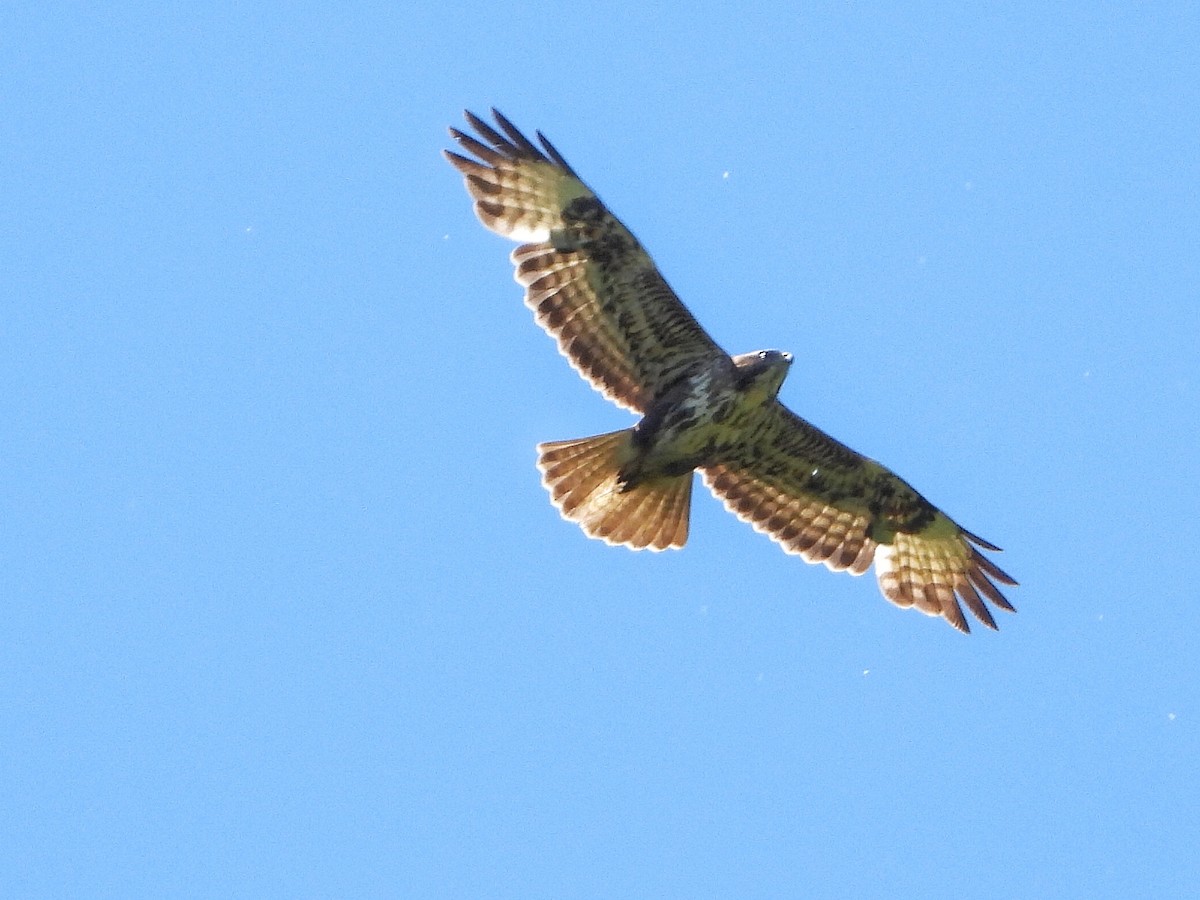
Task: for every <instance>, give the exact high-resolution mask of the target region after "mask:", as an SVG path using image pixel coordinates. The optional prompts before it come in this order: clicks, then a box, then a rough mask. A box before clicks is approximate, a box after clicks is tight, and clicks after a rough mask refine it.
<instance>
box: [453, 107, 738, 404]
mask: <svg viewBox="0 0 1200 900" xmlns="http://www.w3.org/2000/svg"><path fill="white" fill-rule="evenodd" d="M492 113H493V115H494V116H495V117H496V123H497V125H498V126H499V128H500V131H497V130H496V129H494V128H492V126H490V125H488V124H487V123H486V122H484V121H483V120H482V119H480V118H478V117H477V116H474V115H472V114H471V113H470V112H468V113H466V118H467V121H468V122H469V123H470V124H471V126H472V127H473V128H474V129H475V132H476V133H477V134H478V136H479V138H480V139H477V138H475V137H473V136H471V135H469V134H465V133H463V132H462V131H459V130H458V129H456V128H451V129H450V134H451V136H453V137H454V139H455V140H456V141H458V143H459V144H460V145H461V146H462V147H463V149H465V150H467V151H468V152H470V153H471V154H473V155H474V156H476V157H478V159H470V158H468V157H466V156H462V155H460V154H457V153H451V152H449V151H446V158H447V159H448V160H449V161H450V163H451V164H452V165H453V166H454V167H455V168H456V169H458V170H459V172H461V173H462V175H463V178H464V180H465V182H466V186H467V191H468V192H469V193H470V194H471V196H472V197H473V198H474V199H475V212H476V214H477V215H478V216H479V219H480V221H481V222H483V224H484V225H486V226H487V227H488V228H490V229H491V230H492V231H494V232H496V233H497V234H502V235H504V236H505V237H509V238H512V239H513V240H516V241H528V242H530V243H525V244H523V245H522V246H520V247H518V248H517V249H516V250H514V251H513V254H512V259H513V263H514V264H515V266H516V279H517V281H518V282H519V283H521V284H522V285H524V287H525V304H526V305H527V306H528V307H529V308H530V309H532V310H533V311H534V313H535V314H536V316H537V321H538V323H539V324H540V325H541V326H542V327H543V328H544V329H546V331H547V332H549V333H550V334H551V335H552V336H553V337H554V338H555V340H556V341H557V342H558V347H559V350H560V351H561V352H562V354H563V355H564V356H566V357H567V359H568V360H570V362H571V364H572V365H573V366H574V367H575V368H576V369H577V370H578V371H579V373H580V374H581V375H583V376H584V377H585V378H586V379H587V380H588V381H590V382H591V383H592V385H593V386H594V387H595V388H596V389H597V390H599V391H600V392H601V393H603V394H604V395H605V396H607V397H608V398H609V399H610V400H612V401H614V402H615V403H618V404H620V405H622V406H624V407H626V408H629V409H632V410H634V411H636V412H644V411H645V410H646V408H647V406H648V405H649V404H650V402H651V401H652V400H653V399H654V397H655V396H657V395H658V394H659V393H661V392H662V391H663V390H664V389H665V388H666V387H669V386H670V385H671V384H672V383H673V382H674V381H676V380H677V379H678V378H679V377H680V375H682V374H683V373H685V372H688V371H691V370H693V369H695V368H697V367H700V366H707V365H709V364H711V362H712V361H713V360H714V359H715V358H717V357H718V356H723V355H724V351H722V350H721V348H720V347H719V346H717V344H716V343H715V342H714V341H713V340H712V338H710V337H709V336H708V334H707V333H705V331H704V329H703V328H701V327H700V324H699V323H698V322H697V321H696V320H695V318H694V317H693V316H692V314H691V313H690V312H689V311H688V309H687V307H686V306H684V305H683V303H682V301H680V299H679V298H678V297H677V296H676V295H675V292H674V291H672V290H671V288H670V286H669V285H668V284H667V282H666V281H665V280H664V279H663V277H662V275H661V274H660V273H659V271H658V269H657V267H656V266H655V265H654V260H652V259H651V258H650V255H649V254H648V253H646V251H645V250H644V249H643V248H642V245H641V244H639V243H638V241H637V239H636V238H635V237H634V236H633V234H632V233H631V232H630V231H629V229H627V228H626V227H625V226H624V225H622V224H621V222H620V221H619V220H618V219H617V218H616V216H614V215H613V214H612V213H611V212H609V211H608V209H607V207H605V206H604V204H603V203H601V202H600V200H599V198H598V197H596V195H595V194H594V193H593V192H592V190H591V189H590V188H589V187H588V186H587V185H586V184H584V183H583V181H582V180H581V179H580V178H579V176H578V175H576V174H575V172H574V170H573V169H572V168H571V167H570V166H569V165H568V164H567V161H566V160H565V159H563V158H562V155H561V154H559V152H558V151H557V150H555V149H554V147H553V145H552V144H551V143H550V142H549V141H547V140H546V139H545V138H544V137H543V136H542V134H541V133H540V132H539V133H538V135H537V136H538V140H539V141H540V142H541V145H542V146H541V147H537V146H536V145H534V144H533V143H532V142H531V141H530V140H529V139H528V138H526V137H525V136H524V135H523V134H521V132H520V131H518V130H517V129H516V128H515V127H514V126H513V124H512V123H511V122H509V121H508V120H507V119H506V118H504V116H502V115H500V114H499V113H498V112H496V111H495V110H493V111H492ZM501 132H503V133H501Z"/></svg>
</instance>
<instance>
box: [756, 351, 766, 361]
mask: <svg viewBox="0 0 1200 900" xmlns="http://www.w3.org/2000/svg"><path fill="white" fill-rule="evenodd" d="M758 358H759V359H766V358H767V351H766V350H759V351H758Z"/></svg>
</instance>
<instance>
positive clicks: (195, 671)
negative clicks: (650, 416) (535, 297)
mask: <svg viewBox="0 0 1200 900" xmlns="http://www.w3.org/2000/svg"><path fill="white" fill-rule="evenodd" d="M798 7H802V8H798ZM1197 46H1200V10H1198V8H1197V6H1196V5H1195V4H1194V3H1191V2H1164V3H1157V4H1154V5H1152V6H1149V5H1142V6H1138V5H1133V4H1100V3H1083V2H1080V3H1065V4H1043V3H1038V4H996V5H990V6H985V5H970V6H969V8H968V7H964V6H963V5H962V4H959V3H938V4H913V3H904V4H872V3H865V2H864V3H847V2H837V3H817V4H795V3H785V2H779V3H771V4H750V5H749V6H748V7H745V8H740V9H735V8H734V7H731V6H729V5H727V4H711V3H703V2H702V3H698V4H697V3H688V4H686V5H685V4H678V5H671V4H667V5H657V4H644V3H639V4H627V5H622V4H595V5H591V6H585V7H583V8H580V7H578V5H576V6H573V7H563V6H561V5H549V4H542V3H539V2H530V3H523V4H494V3H488V4H482V3H479V4H467V5H462V4H456V3H429V4H403V3H386V4H361V5H349V6H346V7H343V8H337V9H335V8H334V7H332V6H330V5H329V4H295V5H293V4H287V5H275V6H272V5H269V4H266V5H247V4H231V3H223V4H212V5H203V8H201V5H189V6H184V5H177V6H174V7H164V6H163V5H162V4H158V3H154V4H151V3H146V4H136V3H125V4H116V5H115V6H114V7H112V8H107V7H106V8H103V9H97V8H95V7H87V6H84V5H76V4H62V5H58V4H52V3H36V4H35V3H17V4H7V5H6V6H5V8H4V10H3V12H0V58H2V59H3V60H4V62H3V77H2V79H0V104H2V110H3V122H4V124H3V129H2V133H0V223H2V225H0V271H2V272H3V291H2V294H3V309H2V311H0V385H2V390H0V421H2V422H3V427H2V428H0V464H2V472H3V476H2V477H0V517H2V524H0V535H2V537H0V573H2V575H0V585H2V588H0V594H2V597H0V599H2V606H0V609H2V610H3V626H2V628H0V642H2V645H0V785H2V788H3V794H2V802H0V835H2V839H0V884H2V885H3V886H4V887H3V892H4V893H6V894H8V895H11V896H21V897H36V896H59V897H62V896H73V897H84V896H114V897H115V896H120V897H130V896H147V897H162V896H245V897H256V898H258V897H273V896H278V897H297V896H341V897H366V896H380V897H388V896H413V897H493V896H494V897H512V898H537V897H565V896H572V897H596V898H601V897H603V898H613V897H644V896H658V897H667V896H686V897H783V896H813V897H826V896H827V897H839V896H854V897H867V898H870V897H896V896H910V897H922V898H951V897H953V898H960V897H996V898H1008V897H1049V896H1056V897H1089V898H1093V897H1129V896H1155V897H1171V896H1175V897H1181V896H1196V895H1197V892H1200V859H1198V857H1200V854H1198V853H1197V846H1200V833H1198V829H1200V826H1198V824H1197V823H1198V815H1197V808H1198V807H1200V774H1198V773H1200V703H1198V691H1200V689H1198V687H1197V676H1196V658H1197V652H1196V644H1195V640H1196V637H1195V636H1196V634H1197V632H1198V631H1200V597H1198V595H1197V590H1196V586H1195V585H1196V576H1197V570H1198V569H1200V551H1198V549H1197V541H1196V538H1195V532H1196V525H1195V519H1196V514H1197V509H1198V508H1200V450H1198V449H1197V448H1198V446H1200V440H1198V431H1200V426H1198V425H1197V423H1198V421H1200V377H1198V376H1197V361H1198V357H1200V304H1198V300H1200V199H1198V198H1200V149H1198V148H1200V72H1198V67H1197V63H1196V48H1197ZM490 105H495V106H497V107H499V108H500V109H502V110H503V111H505V112H506V113H507V114H508V115H509V116H510V117H511V118H512V119H513V120H514V121H515V122H516V123H518V124H519V125H521V126H522V127H524V128H527V129H529V130H531V131H532V130H533V129H535V128H540V129H542V130H543V131H544V132H545V133H546V134H547V135H549V136H550V137H551V139H552V140H554V141H555V143H556V144H557V146H558V147H559V149H561V150H562V152H563V153H564V154H565V155H566V157H567V158H568V159H569V160H571V162H572V164H573V165H574V166H575V167H576V168H577V169H578V170H579V172H580V173H582V174H583V176H584V177H585V178H586V179H587V180H588V181H589V182H590V183H591V184H592V186H593V187H594V188H595V189H596V190H597V191H598V192H599V193H600V194H601V196H602V197H603V198H604V199H605V200H606V201H607V202H608V203H609V205H610V206H611V207H612V208H613V209H614V210H615V211H616V212H617V213H618V215H620V216H621V217H622V218H623V219H624V220H625V221H626V222H627V223H628V224H629V225H630V227H631V228H633V229H634V231H635V232H636V233H637V234H638V235H639V237H641V238H642V240H643V241H644V243H646V245H647V246H648V247H649V248H650V250H651V251H652V252H653V253H654V254H655V257H656V259H657V260H658V261H659V264H660V266H661V267H662V269H663V270H664V272H665V273H666V275H667V277H668V279H669V280H670V281H671V282H672V284H673V285H674V287H675V288H676V290H677V291H678V292H679V293H680V294H681V295H682V296H683V297H684V299H685V300H686V301H687V302H688V303H689V305H690V306H691V307H692V309H693V310H694V311H695V313H696V314H697V316H698V317H699V318H700V320H701V321H702V322H703V323H704V324H705V326H706V327H707V328H708V329H709V330H710V332H711V333H712V334H713V335H714V336H715V337H716V338H717V340H718V341H720V342H721V343H722V344H723V345H724V346H725V347H726V348H727V349H729V350H731V351H733V352H741V351H746V350H751V349H758V348H760V347H776V348H779V349H784V350H790V351H791V352H793V353H794V354H795V355H796V363H795V365H794V366H793V368H792V372H791V375H790V377H789V380H788V382H787V383H786V384H785V386H784V389H783V393H782V397H783V399H784V401H785V402H786V403H787V404H788V405H790V406H791V407H792V408H794V409H795V410H796V411H797V412H799V413H800V414H801V415H803V416H805V417H807V418H808V419H810V420H811V421H813V422H815V423H816V424H818V425H819V426H820V427H822V428H824V429H826V430H827V431H829V432H831V433H833V434H835V435H837V436H838V437H839V438H841V439H842V440H844V441H845V442H847V443H849V444H850V445H851V446H853V447H855V448H856V449H858V450H860V451H862V452H864V453H867V454H869V455H871V456H873V457H876V458H878V459H880V460H881V461H883V462H885V463H886V464H888V465H890V466H891V467H893V468H895V469H896V470H897V471H899V472H900V473H902V474H903V475H904V476H905V477H906V478H907V479H908V480H909V481H911V482H912V483H913V484H915V485H916V486H917V487H918V488H919V489H920V490H922V491H923V492H924V493H925V494H926V495H927V496H929V497H930V499H932V500H933V501H934V502H935V503H938V504H939V505H941V506H942V507H943V508H944V509H946V510H947V511H948V512H949V513H950V514H951V515H953V516H954V517H956V518H957V519H959V520H960V521H961V522H962V523H963V524H964V525H966V526H967V527H968V528H970V529H972V530H973V531H976V532H978V533H979V534H981V535H983V536H984V537H986V538H988V539H989V540H992V541H994V542H996V543H998V544H1000V545H1001V546H1003V547H1004V548H1005V551H1006V552H1005V553H1004V554H1003V556H1002V557H1001V558H1000V559H999V561H1000V563H1001V564H1002V565H1003V566H1004V567H1005V568H1006V569H1008V570H1010V571H1011V572H1012V573H1013V575H1015V576H1016V577H1017V578H1018V579H1020V581H1021V587H1020V588H1017V589H1014V590H1012V591H1011V596H1012V599H1013V600H1014V602H1015V603H1016V605H1017V606H1018V608H1019V610H1020V612H1019V614H1018V615H1016V616H1007V615H1006V616H1003V617H1002V618H1001V619H1000V625H1001V631H1000V632H999V633H998V634H993V633H990V632H987V631H985V630H984V629H981V628H977V629H976V633H975V634H973V635H971V636H970V637H963V636H961V635H959V634H957V633H955V632H954V631H953V630H952V629H950V628H949V627H948V626H946V625H945V624H944V623H941V622H938V621H935V620H932V619H927V618H925V617H923V616H921V615H919V614H917V613H914V612H906V611H902V610H898V609H895V608H893V607H891V606H890V605H889V604H887V603H886V602H885V601H884V600H883V599H882V598H881V597H880V596H879V594H878V592H877V590H876V588H875V585H874V583H873V579H872V578H871V577H867V578H861V579H854V578H850V577H846V576H835V575H833V574H831V573H829V572H827V571H826V570H825V569H824V568H823V567H813V566H807V565H805V564H804V563H803V562H801V561H800V560H798V559H797V558H794V557H789V556H786V555H784V554H783V553H782V552H780V551H779V549H778V548H777V547H776V546H775V545H774V544H773V543H771V542H770V541H768V540H767V539H766V538H764V537H763V536H761V535H759V534H756V533H755V532H754V531H752V530H751V529H750V528H749V527H748V526H746V525H743V524H742V523H740V522H738V521H736V520H735V519H734V518H733V517H732V516H730V515H728V514H727V513H725V512H724V510H723V509H722V508H721V507H720V506H719V504H718V503H716V502H715V501H713V500H712V499H711V498H710V497H709V496H708V495H707V494H706V493H703V494H698V495H697V499H696V503H695V508H694V517H693V523H692V539H691V543H690V544H689V546H688V547H687V548H686V549H685V550H684V551H682V552H679V553H672V554H659V555H651V554H635V553H630V552H628V551H624V550H618V549H613V548H609V547H607V546H605V545H603V544H601V543H598V542H594V541H589V540H587V539H586V538H585V537H584V536H583V535H582V533H581V532H580V531H579V529H578V528H576V527H575V526H574V525H571V524H569V523H565V522H563V521H562V520H560V518H559V516H558V514H557V513H556V512H555V511H554V509H553V508H552V507H551V506H550V504H549V503H548V501H547V498H546V496H545V494H544V492H543V490H542V488H541V487H540V485H539V482H538V475H537V472H536V471H535V469H534V465H533V463H534V450H533V448H534V445H535V443H537V442H538V441H541V440H553V439H562V438H571V437H580V436H584V435H588V434H594V433H598V432H601V431H605V430H610V429H613V428H619V427H624V426H625V425H627V424H630V423H631V421H632V420H631V419H630V417H629V416H628V415H627V414H626V413H624V412H622V411H621V410H618V409H616V408H615V407H612V406H610V405H609V404H607V403H606V402H605V401H604V400H603V398H601V397H600V396H599V395H598V394H596V393H594V392H593V391H591V390H590V389H589V388H588V386H587V385H586V384H585V383H584V382H583V381H581V380H580V379H579V378H578V377H576V375H575V374H574V373H573V372H572V371H571V369H570V368H569V367H568V365H567V364H566V362H565V361H564V360H563V359H561V358H560V357H559V356H558V354H557V353H556V352H555V349H554V346H553V344H552V342H551V341H550V340H549V339H548V338H547V337H546V336H545V335H544V334H543V333H541V331H540V330H539V329H538V328H536V327H535V325H534V324H533V321H532V317H531V315H530V313H529V312H528V311H527V310H526V309H525V308H524V307H523V306H522V304H521V299H520V291H519V288H518V287H517V285H515V284H514V283H513V282H512V279H511V269H510V266H509V264H508V261H507V254H508V252H509V250H510V249H511V248H510V245H509V244H508V243H507V242H505V241H503V240H502V239H500V238H498V237H496V236H494V235H491V234H489V233H487V232H485V231H484V229H483V228H482V227H480V226H479V224H478V223H477V222H476V220H475V218H474V217H473V215H472V214H471V212H470V207H469V203H468V200H467V197H466V195H465V193H464V192H463V190H462V185H461V182H460V179H459V177H458V176H457V174H456V173H454V172H453V171H452V170H451V169H450V167H449V166H447V165H446V164H445V163H444V161H443V160H442V159H441V158H440V156H439V153H438V151H439V150H440V149H441V148H442V147H444V146H447V145H448V142H447V139H446V136H445V128H446V126H447V125H449V124H457V123H459V122H461V118H460V115H461V109H462V108H463V107H464V106H469V107H472V108H474V109H477V110H480V111H483V110H485V109H486V108H487V107H488V106H490Z"/></svg>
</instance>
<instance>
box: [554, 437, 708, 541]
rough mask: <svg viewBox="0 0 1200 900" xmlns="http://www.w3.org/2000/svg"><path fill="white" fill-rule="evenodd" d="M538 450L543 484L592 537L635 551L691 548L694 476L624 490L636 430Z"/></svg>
mask: <svg viewBox="0 0 1200 900" xmlns="http://www.w3.org/2000/svg"><path fill="white" fill-rule="evenodd" d="M537 449H538V468H539V469H540V470H541V472H542V484H544V485H545V486H546V490H548V491H549V492H550V498H551V499H552V500H553V501H554V505H555V506H557V507H558V508H559V511H560V512H562V515H563V518H565V519H570V520H571V521H572V522H577V523H578V524H579V526H580V527H581V528H582V529H583V530H584V533H586V534H587V535H588V537H593V538H599V539H600V540H603V541H605V542H606V543H609V544H618V545H623V546H625V547H630V548H632V549H634V550H642V549H646V548H649V549H650V550H666V549H668V548H670V547H682V546H683V545H684V544H685V543H687V536H688V515H689V513H690V512H691V504H692V473H691V472H688V473H687V474H685V475H675V476H664V477H661V478H655V479H651V480H648V481H644V482H641V483H639V484H636V485H635V486H634V487H631V488H627V487H625V486H624V485H623V484H622V483H621V481H620V472H621V467H622V466H623V465H624V464H625V463H627V462H628V461H630V460H631V459H632V458H633V456H634V448H633V430H632V429H626V430H624V431H614V432H610V433H609V434H600V435H596V436H595V437H589V438H580V439H578V440H574V441H554V442H551V443H548V444H539V445H538V448H537Z"/></svg>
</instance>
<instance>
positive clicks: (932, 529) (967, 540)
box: [875, 512, 1016, 632]
mask: <svg viewBox="0 0 1200 900" xmlns="http://www.w3.org/2000/svg"><path fill="white" fill-rule="evenodd" d="M973 543H977V544H979V545H980V546H984V547H987V548H988V549H993V550H994V549H996V548H995V547H994V546H993V545H991V544H988V543H986V542H985V541H982V540H976V539H975V536H974V535H972V534H971V533H970V532H967V531H964V530H963V529H961V528H959V527H958V526H957V525H955V524H954V522H952V521H951V520H950V519H949V518H948V517H947V516H945V515H944V514H943V513H941V512H939V513H938V514H937V517H936V518H935V519H934V521H933V522H932V523H930V524H929V525H928V526H927V527H926V528H925V529H923V530H922V531H919V532H916V533H914V534H905V533H903V532H899V533H897V534H896V535H895V538H894V540H893V543H892V544H890V545H881V546H880V547H879V548H878V549H877V550H876V552H875V574H876V576H877V577H878V579H879V589H880V591H882V592H883V596H885V597H887V598H888V599H889V600H891V601H892V602H893V603H895V604H896V605H897V606H912V607H916V608H917V609H919V610H921V612H923V613H925V614H926V615H929V616H943V617H944V618H945V619H946V620H947V621H948V622H949V623H950V624H951V625H953V626H954V627H955V628H957V629H958V630H959V631H963V632H966V631H970V627H969V626H968V625H967V620H966V617H965V616H964V615H963V613H962V608H961V607H960V606H959V601H960V600H961V601H962V602H963V603H965V604H966V605H967V609H969V610H970V611H971V612H972V614H974V616H975V618H977V619H978V620H979V621H981V622H983V624H984V625H986V626H987V627H988V628H991V629H995V628H996V620H995V619H994V618H993V617H992V614H991V611H990V610H989V609H988V608H987V605H986V604H985V603H984V602H983V597H986V598H987V599H988V600H990V601H991V602H992V603H993V604H995V605H996V606H998V607H999V608H1000V609H1004V610H1007V611H1009V612H1014V611H1015V610H1014V609H1013V606H1012V604H1011V603H1009V602H1008V600H1007V598H1005V596H1004V595H1003V594H1002V593H1000V590H999V588H997V587H996V585H995V584H994V583H993V582H992V580H991V579H995V580H996V581H999V582H1001V583H1002V584H1009V585H1015V584H1016V581H1014V580H1013V579H1012V578H1011V577H1010V576H1009V575H1007V574H1006V573H1005V572H1003V571H1002V570H1001V569H999V568H998V567H997V566H996V565H995V564H994V563H992V562H990V561H989V560H988V559H986V558H985V557H984V556H983V555H982V554H981V553H980V552H979V550H978V549H976V548H975V547H974V546H972V544H973ZM980 594H982V595H983V597H981V596H980Z"/></svg>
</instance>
